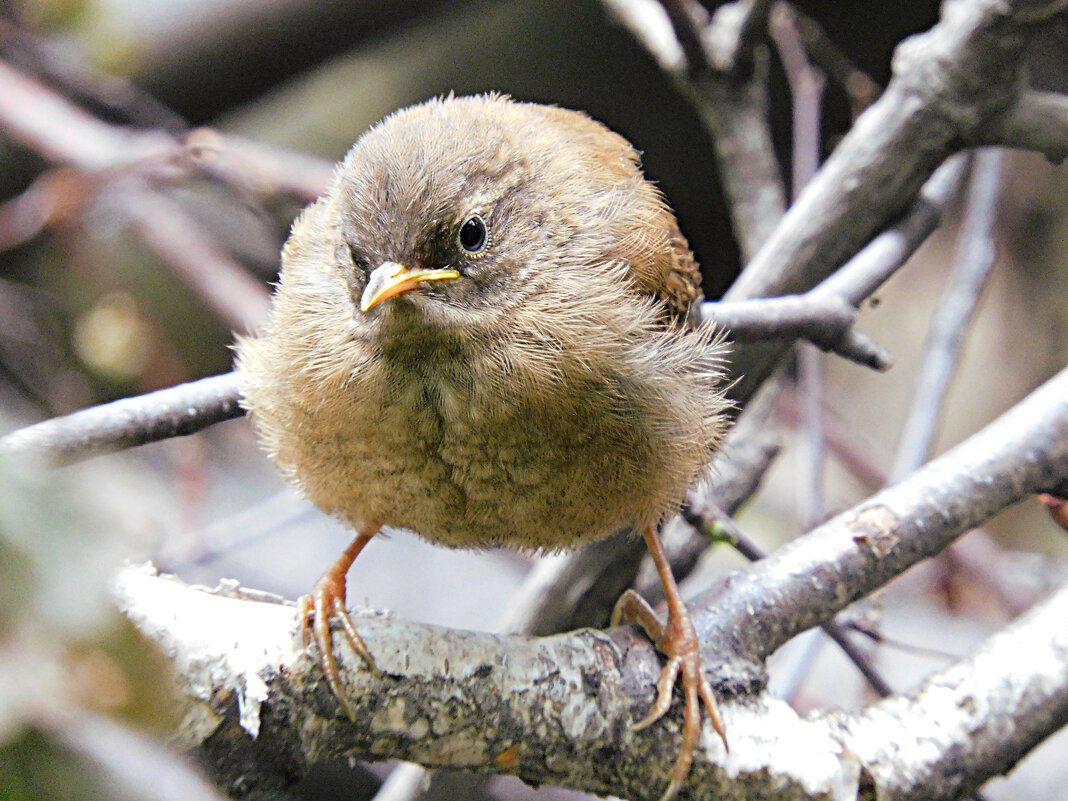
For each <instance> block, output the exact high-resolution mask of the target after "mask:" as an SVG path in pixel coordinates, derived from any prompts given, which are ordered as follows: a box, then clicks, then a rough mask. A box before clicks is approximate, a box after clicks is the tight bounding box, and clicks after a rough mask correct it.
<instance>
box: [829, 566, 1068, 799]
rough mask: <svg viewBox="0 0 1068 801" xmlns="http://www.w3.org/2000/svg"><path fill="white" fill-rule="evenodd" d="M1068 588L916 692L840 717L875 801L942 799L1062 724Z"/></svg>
mask: <svg viewBox="0 0 1068 801" xmlns="http://www.w3.org/2000/svg"><path fill="white" fill-rule="evenodd" d="M1065 620H1068V585H1062V586H1061V587H1060V588H1059V589H1058V590H1057V591H1056V592H1054V593H1053V594H1052V595H1051V596H1050V597H1049V598H1047V599H1046V600H1045V601H1043V602H1041V603H1040V604H1038V605H1037V606H1036V607H1035V608H1034V609H1032V610H1031V611H1030V612H1028V613H1027V614H1025V615H1024V616H1023V617H1021V618H1020V619H1019V620H1017V621H1016V622H1015V623H1013V624H1012V625H1011V626H1008V627H1006V628H1005V629H1003V630H1002V631H1000V632H998V633H997V634H994V635H993V636H992V637H991V638H990V639H989V640H987V641H986V643H984V644H983V645H982V646H981V647H980V648H979V650H978V651H977V652H976V653H975V654H974V655H973V656H972V657H971V658H970V659H967V660H964V661H962V662H960V663H958V664H956V665H954V666H953V667H951V668H950V669H949V670H946V671H945V672H943V673H941V674H939V675H937V676H934V677H932V678H931V679H929V680H928V681H927V682H926V683H925V684H924V686H923V687H921V688H920V690H919V691H918V692H917V693H916V694H915V695H911V696H908V697H893V698H888V699H886V700H884V701H881V702H879V703H877V704H875V705H874V706H872V707H870V708H869V709H867V710H866V711H864V712H863V713H861V714H859V715H856V716H847V717H844V718H843V742H844V743H845V745H847V746H848V747H849V749H850V750H851V751H852V752H853V753H855V754H856V755H857V756H858V757H859V758H860V760H861V761H862V762H863V764H864V768H865V771H866V772H867V774H868V775H869V776H871V778H872V780H873V781H874V783H875V787H876V797H877V798H879V799H880V801H950V799H955V798H962V797H964V796H965V795H967V794H968V793H969V792H971V791H972V790H974V789H975V788H977V787H978V786H979V785H981V784H982V783H983V782H984V781H986V780H987V779H989V778H991V777H993V776H997V775H1000V774H1002V773H1005V772H1007V771H1008V770H1009V769H1010V768H1012V766H1013V765H1015V764H1016V763H1017V762H1018V761H1019V760H1020V759H1022V758H1023V757H1024V756H1025V755H1026V754H1027V753H1028V752H1029V751H1030V750H1031V749H1032V748H1034V747H1035V746H1036V745H1038V744H1039V743H1040V742H1042V740H1044V739H1045V738H1046V737H1048V736H1049V735H1050V734H1051V733H1053V732H1055V731H1057V730H1058V729H1060V728H1062V727H1063V726H1065V725H1066V724H1068V626H1065V625H1064V621H1065Z"/></svg>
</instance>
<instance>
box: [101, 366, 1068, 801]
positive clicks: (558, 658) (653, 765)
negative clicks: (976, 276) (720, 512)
mask: <svg viewBox="0 0 1068 801" xmlns="http://www.w3.org/2000/svg"><path fill="white" fill-rule="evenodd" d="M1066 475H1068V370H1066V371H1065V372H1063V373H1061V374H1059V375H1058V376H1056V377H1055V378H1053V379H1051V380H1050V381H1049V382H1048V383H1047V384H1046V385H1045V386H1044V387H1042V388H1040V389H1039V390H1037V391H1036V392H1034V393H1033V394H1032V395H1031V396H1030V397H1029V398H1027V399H1026V400H1025V401H1023V402H1021V403H1020V404H1019V405H1018V406H1017V407H1015V408H1014V409H1012V410H1010V411H1009V412H1007V413H1006V414H1005V415H1003V416H1002V417H1001V418H999V419H998V420H997V421H995V422H994V423H992V424H991V425H990V426H988V427H987V428H986V429H984V430H983V431H981V432H979V433H978V434H976V435H975V436H973V437H972V438H971V439H969V440H968V441H967V442H965V443H963V444H962V445H960V446H958V447H957V448H956V449H954V450H952V451H950V452H949V453H947V454H945V455H944V456H942V457H939V458H938V459H936V460H934V461H933V462H931V463H930V464H929V465H927V466H926V467H925V468H924V469H922V470H920V471H919V472H917V473H915V474H914V475H912V476H911V477H909V478H908V479H906V480H905V481H903V482H902V483H900V484H898V485H897V486H895V487H891V488H889V489H887V490H884V491H883V492H881V493H879V494H878V495H876V496H874V497H873V498H871V499H869V500H868V501H866V502H864V503H862V504H860V505H858V506H857V507H855V508H853V509H851V510H849V511H847V512H845V513H843V514H842V515H840V516H839V517H837V518H835V519H834V520H832V521H830V522H829V523H827V524H825V525H823V526H820V527H819V528H817V529H815V530H814V531H813V532H812V533H810V534H808V535H806V536H805V537H803V538H801V539H800V540H797V541H795V542H794V543H792V544H790V545H788V546H786V547H784V548H783V549H781V550H780V551H778V552H777V553H775V554H773V555H771V556H770V557H768V558H767V559H764V560H763V561H761V562H759V563H758V564H756V565H754V566H753V567H751V568H750V569H749V570H748V571H745V572H741V573H738V574H735V575H734V576H732V577H730V578H728V580H727V581H726V582H725V583H724V584H723V586H722V587H721V588H719V589H718V590H717V591H715V592H711V593H706V594H705V595H703V596H701V597H699V598H698V599H696V601H695V603H694V605H693V606H694V609H695V611H696V614H695V622H696V624H697V626H698V629H699V631H700V632H701V636H702V643H703V647H704V655H705V664H706V665H716V666H717V669H716V670H715V671H714V680H715V684H716V686H717V688H718V691H719V693H720V695H721V697H722V698H723V699H724V704H723V707H724V710H723V711H724V717H725V720H726V724H727V730H728V732H729V735H728V736H729V738H730V744H731V753H730V756H729V757H728V756H726V755H725V753H724V752H723V750H722V746H721V745H720V744H719V742H718V741H717V740H716V738H714V737H713V736H711V732H708V733H707V735H708V736H706V737H705V738H704V739H703V743H702V749H701V752H700V753H699V754H698V758H697V760H696V761H695V766H694V774H693V776H692V778H691V783H688V787H689V788H690V791H691V797H693V798H713V797H716V798H719V797H724V796H726V797H737V796H744V795H748V797H753V796H761V795H762V794H763V795H764V796H766V795H767V794H770V793H771V792H772V789H773V788H774V791H775V793H777V795H776V796H775V797H778V798H811V797H821V796H820V794H823V795H822V797H830V798H842V799H845V798H853V797H854V795H853V794H854V793H856V791H857V786H858V783H859V781H860V779H859V777H860V771H861V767H863V769H864V771H865V772H866V773H867V774H868V775H870V776H873V777H874V778H875V780H876V782H877V784H879V785H880V792H882V787H884V786H885V789H886V792H887V793H890V794H888V795H886V796H883V795H880V797H886V798H918V797H920V796H918V795H916V793H917V792H920V790H919V789H918V788H921V787H925V786H926V785H925V784H924V783H923V781H921V780H920V779H918V778H916V773H915V772H914V771H911V768H912V767H913V766H915V765H922V766H923V770H924V771H925V773H924V776H926V777H928V778H931V779H932V781H934V780H936V779H940V777H941V778H942V779H945V782H944V783H942V784H938V783H937V782H936V783H935V784H933V785H931V790H930V792H931V794H932V795H931V797H935V798H951V797H956V796H957V795H959V794H960V793H962V792H965V791H967V790H968V789H970V788H971V787H974V786H976V785H977V784H979V783H981V782H982V781H983V780H985V779H986V778H989V777H990V776H991V775H994V774H996V773H997V772H999V771H1001V770H1003V769H1005V767H1006V766H1007V765H1008V764H1011V762H1012V761H1015V759H1018V758H1019V757H1020V756H1022V754H1023V753H1026V750H1027V749H1029V748H1031V747H1033V745H1034V744H1035V743H1036V742H1038V740H1040V739H1041V738H1042V737H1044V736H1046V735H1048V734H1050V733H1052V732H1053V731H1054V730H1056V728H1058V727H1059V726H1060V725H1062V724H1063V723H1064V721H1065V716H1066V715H1068V675H1065V674H1066V668H1065V664H1068V663H1066V662H1065V659H1064V650H1065V648H1068V635H1066V634H1065V633H1064V631H1065V630H1064V627H1063V625H1061V623H1062V622H1063V619H1064V617H1063V616H1064V614H1065V611H1064V605H1065V604H1066V603H1068V590H1062V591H1061V592H1060V593H1058V594H1057V595H1056V596H1055V597H1054V598H1053V599H1051V601H1050V602H1049V603H1048V604H1047V605H1046V606H1044V607H1042V608H1040V609H1037V610H1036V611H1034V612H1033V613H1031V614H1030V615H1029V616H1028V617H1027V618H1025V619H1024V620H1022V621H1020V622H1019V623H1018V624H1017V625H1016V627H1015V628H1012V629H1009V630H1006V631H1005V632H1003V633H1002V634H999V635H997V636H996V637H995V638H994V639H993V640H992V641H991V643H990V644H988V646H987V647H986V648H984V649H983V650H982V651H981V652H980V653H979V654H978V655H977V656H976V657H975V659H974V660H972V661H971V662H969V663H967V664H962V665H959V666H957V667H954V668H953V669H951V670H950V671H949V672H947V673H946V674H945V675H944V676H942V677H938V678H935V679H932V680H931V682H930V683H929V685H928V689H927V690H924V691H921V693H919V694H918V695H916V696H913V697H895V698H892V699H889V700H888V701H886V702H884V703H881V704H879V705H877V706H875V707H873V708H872V709H870V710H868V711H867V712H865V713H862V714H860V715H858V716H856V717H849V716H845V717H843V716H837V715H829V716H824V717H816V718H813V719H809V720H800V719H799V718H798V717H797V716H796V715H795V714H794V713H793V712H792V711H791V710H790V709H789V708H788V707H786V705H785V704H782V703H781V702H778V701H776V700H774V699H772V698H769V697H768V696H767V695H766V694H765V693H763V692H762V691H760V689H759V688H760V686H761V678H762V664H763V659H764V658H765V657H766V656H767V655H768V654H769V653H771V652H772V651H773V650H775V649H776V648H777V647H778V646H779V645H781V644H782V643H783V642H785V641H786V640H787V639H789V638H791V637H793V636H794V635H796V634H798V633H800V632H801V631H803V630H805V629H807V628H809V627H812V626H814V625H818V624H820V623H821V622H823V621H825V620H828V619H830V618H831V617H832V616H833V615H834V613H835V612H837V611H838V610H840V609H841V608H843V607H844V606H846V605H848V604H849V603H850V602H852V601H853V600H855V599H856V598H858V597H860V596H862V595H864V594H866V593H868V592H870V591H872V590H874V589H876V588H877V587H879V586H881V585H882V584H884V583H885V582H886V581H888V580H889V579H891V578H892V577H894V576H895V575H897V574H898V573H900V572H901V571H903V570H904V569H906V568H907V567H908V566H910V565H912V564H915V563H916V562H918V561H920V560H921V559H924V558H926V557H928V556H931V555H933V554H935V553H937V552H938V551H939V550H941V549H943V548H945V547H946V546H947V545H948V544H950V543H951V542H952V540H953V539H954V538H955V537H956V536H957V535H959V534H960V533H961V532H963V531H964V530H966V529H967V528H969V527H971V526H973V525H975V524H977V523H979V522H981V521H982V520H984V519H986V518H988V517H989V516H991V515H992V514H995V513H996V512H997V511H999V510H1000V509H1002V508H1004V507H1006V506H1008V505H1010V504H1012V503H1015V502H1017V501H1019V500H1021V499H1023V498H1025V497H1027V496H1028V495H1030V494H1031V493H1034V492H1036V491H1040V490H1042V489H1044V488H1047V487H1053V486H1056V485H1058V484H1059V483H1062V482H1063V481H1064V479H1065V476H1066ZM119 592H120V597H121V599H122V604H123V606H124V608H125V609H126V611H127V614H128V615H129V616H130V618H131V619H132V620H133V621H134V622H135V623H136V624H137V625H138V626H139V627H140V628H141V629H142V631H144V632H145V633H146V634H148V635H149V636H150V637H151V638H153V639H155V640H157V641H158V642H160V644H161V645H162V646H163V649H164V652H165V653H168V654H171V655H172V657H173V660H174V661H175V663H176V667H177V669H178V674H179V676H180V679H181V681H182V682H184V692H185V695H186V698H187V704H188V715H187V720H188V725H187V727H186V730H185V732H184V737H185V745H186V746H188V747H197V746H200V745H201V744H202V743H204V742H205V740H206V738H207V739H208V740H210V743H211V744H212V745H211V746H210V747H213V748H216V749H217V748H219V747H220V745H219V744H220V742H224V743H225V744H226V746H227V749H230V748H231V746H232V747H241V748H245V749H250V750H251V753H252V756H250V757H249V758H255V754H256V752H257V750H260V751H262V752H263V754H262V758H263V759H264V760H266V759H267V755H268V754H271V755H274V758H275V759H277V754H278V753H279V752H281V753H286V754H288V755H289V756H290V760H289V762H287V769H288V768H289V767H293V766H297V767H301V766H303V767H306V766H307V765H309V764H311V763H313V762H318V761H322V760H328V759H336V758H341V757H347V758H358V759H375V758H380V757H384V756H390V757H399V758H403V759H408V760H411V761H415V762H419V763H420V764H424V765H428V766H436V767H462V768H470V769H478V770H485V771H491V772H502V773H515V774H517V775H519V776H521V777H522V778H524V779H525V780H527V781H533V782H551V783H557V784H564V785H567V786H569V787H574V788H579V789H584V790H588V791H592V792H599V793H613V794H618V795H623V796H626V797H632V798H646V797H652V796H655V795H657V794H659V792H660V790H661V789H662V785H663V781H664V772H665V771H666V770H667V769H668V768H669V766H670V765H671V762H672V759H673V754H674V749H675V748H676V747H677V737H678V728H677V726H678V719H677V715H672V716H670V719H669V720H668V721H667V722H665V723H664V724H660V725H657V726H654V727H653V728H652V729H650V730H646V731H643V732H633V731H631V729H630V728H629V726H628V724H629V723H630V722H631V721H633V720H635V719H637V718H638V717H640V716H641V715H642V714H644V712H645V710H646V709H647V706H648V704H649V703H650V701H651V699H652V696H653V685H654V683H655V681H656V678H657V676H658V674H659V659H658V657H657V655H656V654H655V653H654V651H653V649H652V647H651V645H650V644H649V643H648V641H646V640H645V639H644V638H643V637H641V636H639V635H638V634H637V633H636V632H634V631H632V630H630V629H615V630H611V631H608V632H599V631H594V630H589V629H587V630H581V631H578V632H573V633H570V634H566V635H558V636H554V637H546V638H530V637H525V636H517V635H510V636H506V635H490V634H478V633H472V632H460V631H452V630H448V629H442V628H438V627H433V626H426V625H421V624H415V623H411V622H408V621H403V620H398V619H393V618H386V617H383V616H379V615H376V614H374V613H365V614H363V615H361V616H359V617H358V618H357V625H358V626H359V628H360V630H361V632H362V634H363V636H364V639H365V641H366V642H367V644H368V647H369V648H370V650H371V651H372V653H374V654H375V659H376V661H377V663H378V666H379V668H380V669H381V671H382V673H381V675H375V674H373V673H371V672H370V671H369V670H367V668H366V665H365V664H364V663H363V662H362V660H361V659H359V658H358V657H355V656H354V655H353V654H352V653H351V652H350V651H349V650H348V648H347V646H345V645H344V644H343V643H344V639H343V638H341V637H338V638H337V640H338V642H339V643H340V645H339V650H340V655H341V663H342V677H343V678H342V682H343V685H344V686H345V687H346V688H347V689H348V692H349V698H350V701H351V702H352V704H353V706H354V707H355V708H356V710H357V720H358V721H359V723H357V724H352V723H350V722H348V721H347V720H346V719H345V718H344V716H343V715H342V713H341V712H340V710H339V708H338V706H337V703H336V701H335V700H334V699H333V697H332V696H331V694H330V690H329V688H327V687H326V685H325V683H324V682H322V680H321V673H320V672H319V669H318V667H317V662H316V660H315V658H314V654H305V653H303V652H302V650H301V647H300V643H299V637H298V636H297V634H296V614H295V610H294V608H293V607H292V606H288V605H281V604H277V603H263V602H252V601H250V600H248V599H244V598H234V597H224V598H220V597H218V596H215V595H210V594H207V593H203V592H198V591H195V590H192V589H190V588H188V587H185V586H183V585H180V584H178V583H177V582H174V581H167V580H164V579H161V578H158V577H156V576H154V575H151V574H148V573H145V572H139V571H136V570H132V569H130V570H127V571H125V572H124V574H123V576H122V579H121V581H120V590H119ZM1025 647H1026V648H1027V650H1026V651H1025V650H1023V649H1024V648H1025ZM1024 654H1026V658H1021V656H1022V655H1024ZM995 665H997V669H995V667H994V666H995ZM965 677H970V678H969V679H968V680H967V681H966V680H965ZM1003 679H1004V680H1003ZM931 688H935V689H931ZM958 697H968V698H970V699H972V702H971V703H970V704H957V703H952V702H950V699H956V698H958ZM932 699H933V700H932ZM984 710H986V711H987V712H989V713H990V715H985V714H984ZM983 720H985V721H986V723H985V725H980V723H979V721H983ZM769 730H774V731H775V734H776V736H775V738H773V739H774V742H773V743H772V742H770V740H769V738H768V736H767V732H768V731H769ZM924 731H930V732H935V733H937V735H938V736H937V738H936V739H935V740H934V741H935V742H937V743H939V745H940V747H939V748H938V749H931V748H929V747H928V746H927V745H924V747H922V748H921V747H919V746H920V744H921V742H926V741H924V740H923V735H922V732H924ZM888 732H889V733H888ZM917 732H921V733H920V734H918V733H917ZM250 735H251V738H250ZM932 736H934V735H932ZM253 738H254V739H253ZM888 742H894V743H895V745H896V746H897V747H896V748H895V749H894V750H893V751H892V752H891V751H889V750H888V749H887V748H885V743H888ZM902 743H904V745H902ZM909 743H915V744H916V745H915V747H911V748H910V747H908V744H909ZM204 747H209V746H204ZM227 752H228V753H229V750H228V751H227ZM624 752H625V753H627V755H628V758H627V759H626V760H621V759H618V758H616V755H618V754H620V753H624ZM962 753H964V754H965V755H966V758H965V760H964V764H965V765H966V767H967V771H966V772H965V775H962V774H961V764H962V762H961V759H960V755H961V754H962ZM787 754H788V755H789V758H786V757H785V756H784V755H787ZM855 755H856V756H855ZM903 782H904V784H902V783H903ZM910 782H911V784H909V783H910Z"/></svg>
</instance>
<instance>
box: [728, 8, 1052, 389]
mask: <svg viewBox="0 0 1068 801" xmlns="http://www.w3.org/2000/svg"><path fill="white" fill-rule="evenodd" d="M1065 5H1066V4H1065V2H1064V0H1044V1H1043V2H1040V1H1039V0H1014V1H1013V2H1003V1H1002V0H974V1H972V2H966V3H949V4H946V5H945V6H944V10H943V16H942V19H941V21H940V22H939V23H938V24H937V25H936V26H935V27H933V28H932V29H931V30H929V31H927V32H926V33H923V34H920V35H917V36H914V37H912V38H911V39H908V40H906V41H905V42H903V43H902V44H901V45H899V46H898V48H897V50H896V51H895V55H894V78H893V80H892V81H891V82H890V85H889V86H888V87H887V89H886V91H885V92H884V93H883V95H882V96H881V97H880V98H879V100H878V101H876V103H875V104H874V105H872V106H871V107H870V108H869V109H868V110H867V111H866V112H865V113H864V114H862V115H861V116H860V118H859V119H858V120H857V123H856V125H854V126H853V128H852V129H851V130H850V132H849V133H848V134H846V136H845V138H844V139H843V140H842V142H841V143H840V144H839V146H838V147H837V148H836V149H835V151H834V153H832V154H831V156H830V158H828V159H827V161H826V162H825V163H824V165H823V167H822V169H821V170H820V171H819V173H817V174H816V176H815V178H813V180H812V181H811V182H810V183H809V184H808V185H807V186H806V187H805V189H804V191H803V192H802V194H801V195H800V197H799V198H798V200H797V202H796V203H795V204H794V205H793V206H792V207H791V209H790V210H789V212H788V213H787V214H786V216H785V217H784V218H783V220H782V223H781V224H780V225H779V226H777V227H776V229H775V231H774V233H773V234H772V236H771V237H770V238H769V239H768V241H767V242H765V243H764V245H763V247H762V248H761V250H760V252H759V253H757V254H756V256H754V258H753V259H752V261H751V262H750V263H749V264H748V265H747V267H746V268H745V270H744V271H743V273H742V275H741V276H740V277H739V279H738V281H736V282H735V284H734V285H733V286H732V287H731V289H730V290H729V291H728V293H727V295H726V296H725V299H727V300H738V299H742V298H753V297H767V296H773V295H783V294H788V293H793V292H803V291H805V290H807V289H809V288H811V287H813V286H815V285H816V284H818V283H819V282H820V281H821V280H823V278H825V277H826V276H827V275H828V274H830V272H831V271H832V270H834V269H835V267H836V266H837V265H838V264H840V263H841V262H842V261H843V260H845V259H846V258H848V257H849V256H850V255H851V254H853V253H855V252H856V251H857V249H858V248H859V247H860V246H861V245H862V244H863V243H864V242H867V241H868V240H869V239H870V238H871V237H872V236H873V235H874V234H876V232H878V231H880V230H882V229H883V228H884V227H885V226H886V225H887V224H888V223H889V222H890V221H891V220H893V219H894V218H895V217H897V216H898V215H899V214H901V212H902V211H903V210H904V209H905V208H906V207H907V205H908V204H909V203H910V202H911V199H912V198H914V197H915V194H916V192H917V191H918V190H919V188H920V186H921V185H922V184H923V182H924V181H925V180H927V178H928V177H929V176H930V175H931V173H932V172H933V171H934V170H935V168H936V167H937V166H938V165H939V164H941V163H942V162H943V161H944V160H945V159H946V158H948V157H949V156H950V155H951V154H952V153H953V152H954V151H955V150H957V149H958V148H959V146H960V143H961V142H962V141H966V140H967V139H968V137H969V136H970V135H972V134H974V133H975V132H977V131H979V130H982V128H983V127H984V126H985V125H987V124H989V123H990V122H991V121H992V120H994V119H996V118H997V117H998V115H1000V114H1002V113H1003V112H1004V111H1005V109H1007V108H1009V107H1011V106H1012V105H1013V104H1014V103H1015V101H1016V99H1017V93H1018V92H1019V87H1020V84H1021V74H1022V73H1021V71H1022V70H1023V66H1024V62H1025V59H1023V58H1022V53H1023V49H1024V47H1025V46H1026V44H1027V41H1028V35H1029V34H1030V32H1031V31H1032V30H1033V29H1034V28H1035V26H1036V25H1037V24H1039V23H1041V22H1043V21H1044V20H1046V19H1048V18H1049V17H1050V16H1052V15H1053V14H1055V13H1057V12H1059V11H1060V10H1063V9H1064V8H1065ZM781 352H782V347H781V346H779V347H768V348H763V349H761V350H755V351H754V352H753V354H752V356H753V363H752V364H749V365H747V368H748V369H747V370H746V376H745V378H744V379H743V381H742V382H740V383H739V384H738V385H737V386H736V387H735V392H734V396H735V397H736V398H738V399H740V400H744V398H746V397H748V395H749V394H750V393H751V392H752V390H753V388H754V387H755V386H756V385H759V383H760V381H761V380H763V378H764V376H766V375H767V374H768V372H769V371H770V370H771V369H772V367H773V366H774V364H775V363H776V362H777V361H778V358H779V356H780V355H781Z"/></svg>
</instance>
